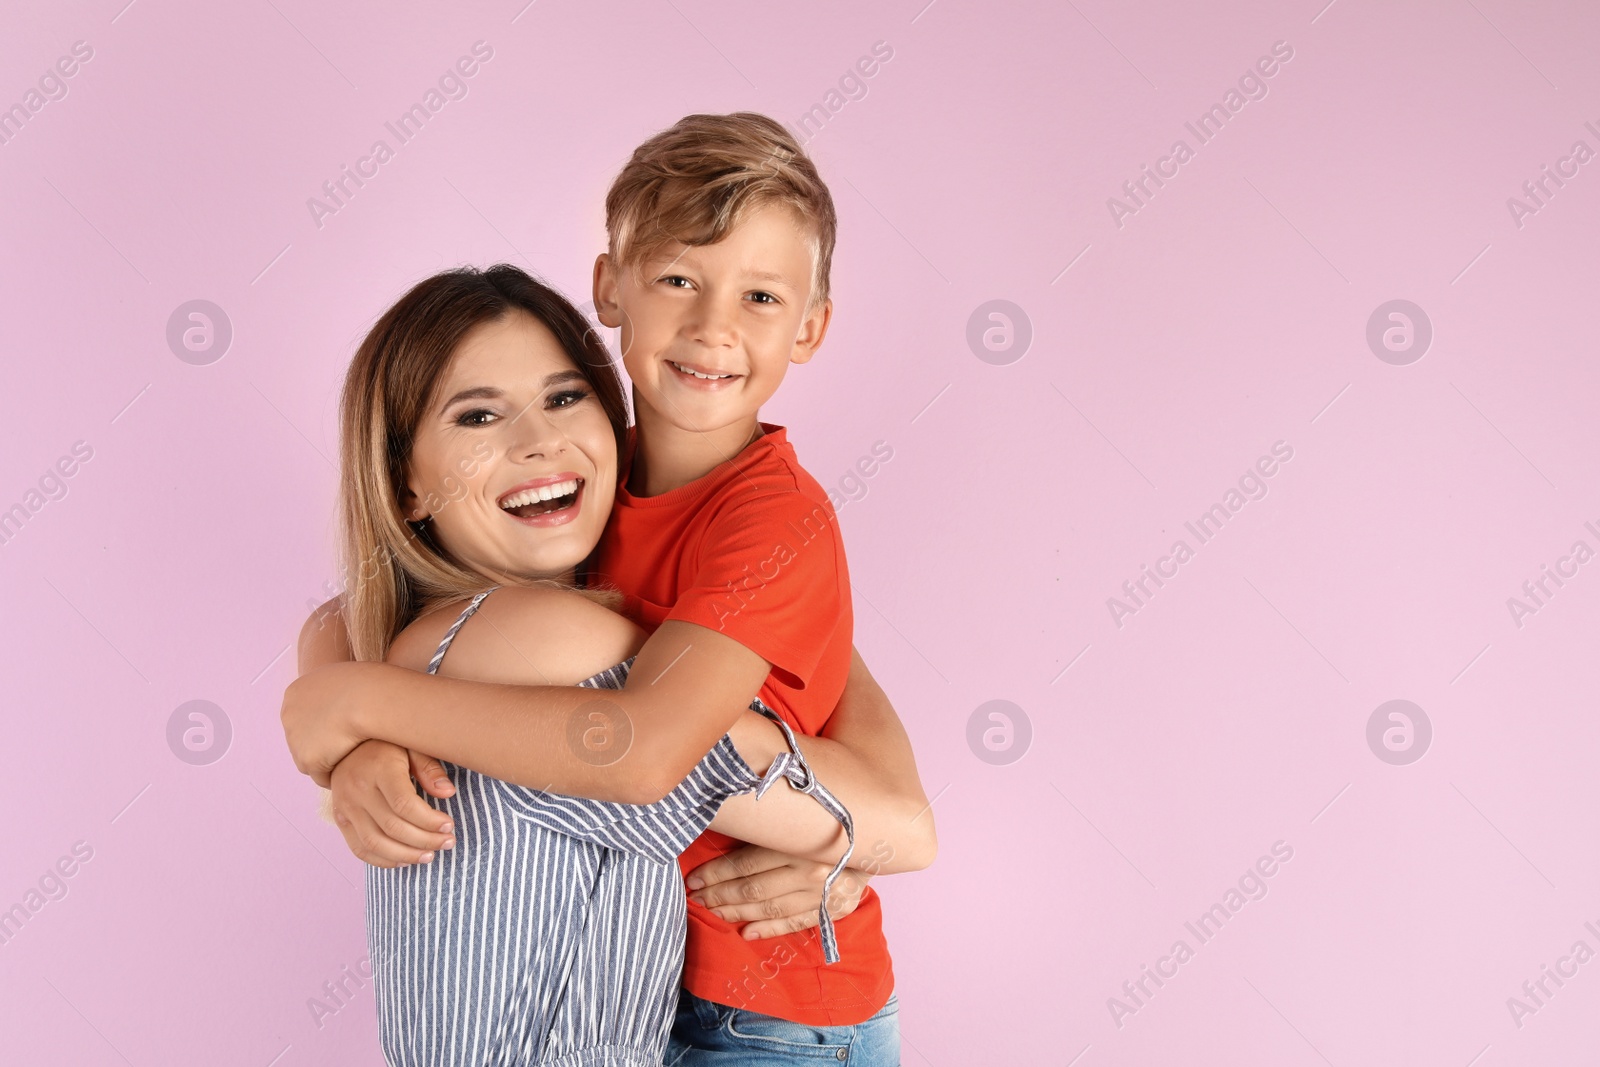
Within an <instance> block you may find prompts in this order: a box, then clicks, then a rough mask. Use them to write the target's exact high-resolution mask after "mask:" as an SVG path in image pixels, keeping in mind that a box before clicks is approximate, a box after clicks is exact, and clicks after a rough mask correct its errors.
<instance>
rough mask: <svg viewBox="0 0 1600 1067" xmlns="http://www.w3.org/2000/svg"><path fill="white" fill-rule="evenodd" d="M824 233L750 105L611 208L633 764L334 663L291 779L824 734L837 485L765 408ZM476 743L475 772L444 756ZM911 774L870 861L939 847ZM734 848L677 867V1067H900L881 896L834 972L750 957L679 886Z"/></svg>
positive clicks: (840, 635)
mask: <svg viewBox="0 0 1600 1067" xmlns="http://www.w3.org/2000/svg"><path fill="white" fill-rule="evenodd" d="M835 227H836V221H835V215H834V208H833V202H832V198H831V196H830V195H829V193H828V190H827V187H826V186H825V185H824V184H823V183H822V181H821V179H820V177H819V176H818V174H817V172H816V169H815V167H814V165H813V164H812V163H811V161H810V160H809V159H807V158H806V157H805V155H804V153H803V152H802V150H801V149H800V147H799V145H798V144H796V143H795V141H794V140H793V138H792V137H791V135H790V134H789V133H788V132H787V131H786V130H784V128H783V127H782V126H780V125H779V124H778V123H776V122H773V121H772V120H770V119H768V118H765V117H763V116H760V115H754V114H749V113H739V114H734V115H725V116H712V115H691V116H689V117H687V118H685V119H683V120H682V121H680V122H679V123H677V124H676V125H674V126H673V127H671V128H670V129H668V130H666V131H663V132H662V133H660V134H658V135H656V136H655V137H652V138H651V139H649V140H648V141H646V142H645V143H644V144H642V145H641V146H640V147H639V148H638V149H637V150H636V151H635V152H634V154H633V156H632V158H631V159H630V160H629V162H628V163H627V165H626V166H625V167H624V168H623V170H622V172H621V174H619V175H618V177H617V179H616V181H615V183H614V184H613V185H612V188H611V191H610V193H609V194H608V196H607V198H606V228H607V231H608V234H609V238H610V245H609V250H608V251H607V253H605V254H603V255H601V256H600V257H599V259H598V260H597V262H596V264H595V272H594V299H595V307H596V309H597V313H598V316H599V318H600V320H601V321H602V322H603V323H604V324H605V325H607V326H610V327H620V328H621V331H622V337H621V343H622V349H623V351H622V357H623V364H624V366H625V367H626V369H627V371H628V374H629V377H630V378H631V379H632V382H633V396H634V408H635V418H636V427H635V430H634V433H633V435H632V437H631V439H630V449H629V454H628V455H627V456H625V457H624V460H623V464H624V465H623V472H622V481H623V485H622V488H621V489H620V490H619V491H618V494H617V502H616V510H615V512H614V514H613V517H612V520H611V524H610V526H609V527H608V529H607V533H606V536H605V538H604V540H603V541H602V542H601V547H600V550H599V555H598V561H597V565H596V570H597V572H598V574H599V576H600V578H601V580H602V581H605V582H607V583H609V584H612V585H614V586H616V587H617V588H619V589H621V590H622V591H623V593H624V594H625V595H626V597H627V610H628V614H630V615H631V616H632V617H633V618H634V619H635V621H637V622H638V623H639V624H640V625H642V626H643V627H644V628H645V629H646V630H648V631H651V637H650V639H649V641H648V642H647V643H646V644H645V646H644V647H643V649H641V651H640V652H639V654H638V657H637V660H636V662H635V664H634V667H633V671H632V674H631V676H630V681H629V684H628V686H627V688H625V689H623V690H621V691H620V692H618V693H616V694H614V696H615V705H616V709H617V710H616V715H617V716H618V721H617V722H616V723H612V724H610V725H612V726H614V727H616V728H618V729H620V730H623V731H631V738H632V740H631V744H630V745H629V746H627V750H626V752H625V753H624V754H623V755H622V756H620V757H618V758H616V759H615V760H612V761H609V762H604V763H600V762H596V761H594V760H592V758H591V759H585V758H584V754H583V753H581V752H579V751H577V749H576V748H575V747H574V746H572V745H570V744H569V743H568V742H567V738H568V736H569V729H568V727H569V723H571V722H573V721H577V720H578V719H579V718H580V717H582V716H585V715H587V714H589V712H590V710H592V709H586V708H585V705H587V704H589V703H590V702H591V701H592V700H593V697H594V694H593V691H592V690H578V689H565V688H558V687H539V688H520V687H505V686H487V685H480V684H476V683H469V682H463V681H460V680H453V679H442V678H431V677H426V676H421V675H418V674H416V673H415V672H409V671H402V670H398V669H396V668H392V667H387V666H385V665H382V664H353V663H345V664H335V665H334V666H330V667H324V668H322V669H320V670H318V671H313V672H312V673H310V674H308V675H306V676H305V677H304V678H303V679H302V680H301V681H299V682H296V683H295V685H294V686H291V688H290V690H289V692H288V693H286V695H285V700H284V719H285V724H286V726H288V725H290V724H291V722H292V721H293V722H295V723H298V724H300V726H299V728H298V729H291V731H290V733H291V738H292V740H293V741H294V747H295V757H296V761H297V763H298V764H299V765H300V766H301V768H302V769H303V770H306V771H307V772H308V773H311V774H312V776H313V777H315V778H317V779H318V781H319V782H320V783H322V784H327V781H328V774H329V772H330V771H331V769H332V767H333V766H334V764H336V763H337V762H338V761H339V760H340V759H341V758H342V757H343V756H344V755H345V754H346V753H347V752H349V751H350V750H351V749H352V748H353V747H354V746H355V745H356V744H358V743H360V742H361V741H363V740H364V739H366V738H370V737H382V738H385V739H387V740H388V741H391V742H394V743H397V744H403V745H405V746H407V747H410V748H412V749H415V750H420V751H425V752H428V753H431V754H434V755H437V756H439V757H441V758H444V759H449V760H451V761H453V762H460V763H463V764H465V765H470V766H472V767H474V768H475V769H477V770H479V771H481V772H483V773H486V774H489V775H492V776H494V777H499V778H503V779H506V780H509V781H516V782H520V783H523V784H529V785H534V786H536V787H539V788H547V789H552V790H554V791H557V792H563V793H572V794H576V795H582V796H592V797H596V798H599V799H611V800H621V801H627V802H633V803H651V802H653V801H655V800H657V799H659V798H660V797H662V796H663V795H665V793H666V792H667V791H668V790H670V789H671V788H672V786H673V785H674V784H676V783H677V782H678V781H679V780H680V779H681V778H682V777H683V776H684V774H685V773H687V772H688V771H689V770H690V769H691V768H692V767H693V766H694V765H695V763H696V762H697V761H698V760H699V758H700V757H701V756H702V755H703V754H704V753H705V752H706V751H707V750H708V749H709V748H710V747H711V746H712V745H713V744H714V743H715V742H716V740H717V738H718V737H720V736H721V734H722V733H723V732H725V731H726V730H727V728H728V726H729V725H730V724H731V723H732V722H733V721H734V719H735V718H736V717H737V716H738V715H739V714H740V713H741V712H742V711H743V710H744V709H745V708H746V707H747V706H748V704H749V703H750V700H751V698H752V697H755V696H757V695H759V696H760V697H761V699H762V700H763V701H765V702H766V704H767V705H768V706H769V707H771V708H773V709H774V710H776V711H777V712H778V713H779V714H780V715H781V716H782V717H783V718H784V719H785V720H786V721H788V722H789V723H790V724H791V725H792V726H794V727H795V728H796V729H798V730H799V731H801V732H803V733H805V734H808V735H812V736H817V735H822V734H823V733H824V727H825V725H826V723H827V721H828V718H829V716H830V714H831V713H832V712H833V710H834V707H835V705H836V704H837V703H838V702H839V699H840V696H841V694H842V692H843V691H844V688H845V682H846V678H847V677H848V676H849V675H850V673H851V668H852V649H851V635H852V614H851V602H850V584H849V578H848V572H847V569H846V564H845V557H844V547H843V543H842V540H841V538H840V536H839V532H838V529H837V526H836V522H835V516H834V513H833V509H832V507H831V505H830V504H829V501H828V498H827V494H826V492H825V491H824V490H823V489H822V488H821V487H820V486H819V485H818V484H817V482H816V481H815V480H814V479H813V478H811V476H810V475H808V474H807V473H806V472H805V470H804V469H803V468H802V467H801V466H800V464H799V461H798V460H797V459H796V457H795V453H794V450H793V448H792V447H791V446H790V445H789V443H788V441H787V439H786V433H785V430H784V428H783V427H780V426H773V425H770V424H765V423H762V422H761V421H760V418H759V409H760V407H761V405H762V404H763V403H765V402H766V401H767V400H768V399H769V398H770V397H771V396H772V395H773V393H774V392H775V391H776V390H777V388H778V386H779V385H780V384H781V383H782V381H783V377H784V374H785V372H786V371H787V369H788V366H789V364H791V363H805V362H807V361H808V360H809V359H810V358H811V357H812V355H814V354H815V352H816V351H817V349H818V347H819V346H820V345H821V344H822V341H823V338H824V336H825V335H826V333H827V327H828V322H829V319H830V316H831V314H832V302H831V300H830V299H829V295H828V274H829V265H830V261H831V258H832V252H833V245H834V235H835ZM491 739H492V741H491ZM489 748H492V749H493V752H492V756H493V758H492V759H486V758H485V755H484V752H485V749H489ZM467 751H471V752H472V753H473V754H475V755H477V756H478V758H476V759H461V758H458V757H459V754H460V753H463V752H467ZM808 751H810V750H809V749H808ZM813 766H814V767H815V768H816V770H817V776H818V778H819V779H821V780H824V781H826V782H827V783H828V785H829V787H830V788H832V789H833V790H834V791H835V792H836V793H839V794H840V795H841V796H844V795H846V794H847V793H848V783H849V781H850V780H851V777H852V776H855V775H859V776H862V777H863V778H865V777H871V776H873V775H875V774H878V773H879V772H880V770H881V769H880V768H877V767H873V766H868V765H866V764H865V763H863V762H862V761H861V760H859V759H857V758H854V757H851V756H849V755H848V754H846V753H844V752H843V751H842V750H841V751H838V752H834V751H833V750H829V751H828V752H827V754H826V756H824V757H822V758H815V757H814V758H813ZM911 778H912V779H913V781H911V782H909V783H908V785H907V789H906V803H905V808H906V811H905V816H904V818H902V819H901V820H899V822H900V824H901V825H897V826H895V827H894V828H893V831H892V832H890V833H887V834H885V835H884V837H883V839H881V840H875V841H870V842H863V847H871V848H878V849H884V848H887V849H902V848H903V849H912V850H915V849H918V848H928V847H931V834H929V833H927V832H926V830H925V829H924V828H923V827H919V826H916V825H913V824H914V823H915V822H916V819H917V816H918V815H920V812H919V810H918V808H919V807H920V806H921V805H924V804H925V803H926V801H925V798H924V797H923V795H922V792H921V789H920V785H918V784H917V783H916V782H915V781H914V778H915V775H914V771H913V773H912V775H911ZM430 810H431V809H430ZM434 814H435V815H437V813H436V812H435V813H434ZM919 835H922V836H919ZM736 845H737V842H734V841H732V840H731V839H729V838H726V837H723V836H721V835H718V834H712V833H708V834H706V835H705V836H704V837H702V838H701V839H700V840H699V841H697V842H696V843H695V844H694V845H693V846H692V847H691V848H690V850H689V851H688V852H687V853H685V854H684V856H683V859H682V867H683V870H684V871H685V872H686V873H689V874H691V878H690V889H691V895H690V898H689V899H690V906H689V932H688V946H687V956H686V963H685V968H684V974H683V984H684V987H685V993H684V996H683V998H682V1002H681V1004H680V1011H679V1019H678V1025H677V1027H676V1028H675V1031H674V1035H673V1047H672V1048H671V1049H670V1050H669V1053H668V1057H667V1059H668V1062H673V1063H677V1064H679V1065H680V1067H694V1065H696V1064H699V1063H701V1062H710V1058H715V1057H719V1056H721V1057H725V1056H726V1054H728V1053H738V1054H739V1055H740V1056H741V1059H740V1060H739V1062H762V1059H761V1057H763V1056H769V1057H772V1058H773V1061H774V1062H781V1061H783V1060H785V1059H787V1058H788V1057H787V1056H784V1055H782V1054H781V1053H780V1054H778V1055H775V1056H774V1050H781V1049H783V1047H784V1046H785V1045H786V1044H798V1045H804V1046H807V1047H806V1048H805V1049H804V1050H803V1051H805V1052H806V1053H808V1054H810V1055H814V1054H816V1053H817V1052H818V1051H819V1050H825V1049H827V1048H829V1047H836V1048H837V1051H838V1056H837V1059H839V1060H845V1061H851V1062H855V1063H858V1064H873V1065H876V1064H879V1063H884V1064H896V1063H898V1062H899V1036H898V1025H897V1021H896V1018H895V1014H894V1012H895V1007H896V1006H895V1004H894V1002H893V999H892V992H893V973H892V970H891V966H890V960H889V954H888V948H887V945H886V943H885V941H884V937H883V932H882V921H881V911H880V908H879V902H878V900H877V897H876V894H874V893H873V892H872V891H871V890H870V889H867V890H866V891H865V892H864V893H863V895H862V899H861V901H860V903H859V905H858V907H857V909H856V910H855V911H854V912H853V913H852V914H850V915H848V916H846V917H844V918H842V919H840V920H839V921H838V923H837V924H836V932H837V937H838V945H839V950H840V957H841V958H840V961H839V962H838V963H836V964H832V965H828V964H825V963H824V961H823V952H822V948H821V945H820V943H819V941H818V939H817V938H816V937H815V935H814V934H810V933H807V934H795V935H790V936H787V937H782V938H777V939H773V940H746V939H745V938H744V937H742V936H741V934H740V931H739V929H738V927H736V926H735V925H734V924H733V923H731V922H729V921H725V920H724V919H723V918H719V917H718V915H717V914H716V913H715V912H713V911H712V910H711V909H710V907H708V906H707V904H716V903H724V902H726V901H727V900H728V899H729V898H728V896H727V895H726V894H719V893H717V892H716V890H717V887H716V886H714V885H702V884H701V883H706V882H711V881H713V880H714V879H715V877H716V874H715V873H713V872H715V871H716V870H717V865H716V864H713V865H712V866H711V867H708V868H706V869H705V871H703V872H701V877H699V878H695V877H693V876H692V872H695V871H696V870H697V869H699V868H701V865H703V864H706V863H707V862H708V861H713V860H716V859H717V858H718V857H720V856H723V855H724V854H725V853H728V852H729V851H730V850H731V849H733V848H734V847H736ZM758 865H759V864H758ZM708 897H709V899H707V898H708ZM703 899H704V900H706V903H702V900H703ZM812 899H813V900H814V899H815V897H813V898H812ZM719 910H723V909H719ZM724 913H725V914H728V912H726V911H724ZM733 914H737V909H736V911H735V912H734V913H733ZM740 917H748V916H742V915H741V916H740ZM736 1012H737V1014H735V1013H736ZM819 1029H820V1030H822V1033H821V1034H820V1035H819V1033H818V1030H819ZM796 1051H800V1050H796ZM718 1062H727V1060H726V1059H725V1058H722V1059H718Z"/></svg>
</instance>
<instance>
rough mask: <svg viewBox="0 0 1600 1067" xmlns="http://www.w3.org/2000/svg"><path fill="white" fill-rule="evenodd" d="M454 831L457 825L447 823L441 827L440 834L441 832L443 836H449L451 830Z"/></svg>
mask: <svg viewBox="0 0 1600 1067" xmlns="http://www.w3.org/2000/svg"><path fill="white" fill-rule="evenodd" d="M454 829H455V824H454V823H448V822H447V823H445V824H444V825H443V826H440V827H439V832H440V833H441V834H447V833H449V832H450V831H451V830H454Z"/></svg>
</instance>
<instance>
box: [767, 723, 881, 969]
mask: <svg viewBox="0 0 1600 1067" xmlns="http://www.w3.org/2000/svg"><path fill="white" fill-rule="evenodd" d="M750 706H751V707H752V708H754V709H755V710H756V711H759V712H760V713H761V714H763V715H765V716H766V717H767V718H769V719H771V720H772V721H773V722H775V723H777V724H778V729H780V730H782V731H783V739H784V741H786V742H787V743H788V745H789V751H788V752H781V753H779V754H778V758H777V759H775V760H773V761H772V766H771V767H769V768H767V773H766V774H765V775H764V776H763V777H762V779H761V784H760V785H758V786H757V787H756V799H757V800H760V799H761V798H762V797H763V796H765V795H766V793H767V790H768V789H771V788H772V787H773V785H774V784H776V783H777V781H778V779H780V778H786V779H788V781H789V784H790V785H791V786H793V787H794V788H795V789H797V790H799V791H800V792H802V793H804V794H806V795H807V796H809V797H810V798H811V799H812V800H815V801H816V802H817V803H818V804H821V805H822V808H823V810H824V811H826V812H827V813H828V814H829V815H832V816H833V817H834V818H835V819H838V820H839V823H840V824H841V825H842V826H843V827H844V833H845V837H846V839H847V840H848V844H847V845H846V846H845V850H844V855H842V856H840V857H839V861H838V862H837V863H835V864H834V865H833V870H831V871H829V872H828V877H827V878H826V879H824V881H823V883H822V908H821V911H820V913H819V917H818V920H817V930H818V932H819V933H820V934H821V935H822V959H823V962H825V963H838V962H839V937H838V934H837V933H835V932H834V929H833V917H832V916H831V915H829V914H828V896H829V895H830V894H831V893H832V892H833V883H834V882H836V881H838V880H839V875H841V874H843V873H844V868H845V864H847V863H849V862H850V857H851V856H852V855H853V854H854V853H855V850H856V824H855V820H854V819H852V818H851V817H850V811H849V809H847V808H846V807H845V806H844V805H843V804H841V803H840V802H839V798H838V797H836V796H834V795H833V794H832V793H831V792H829V791H828V788H827V786H825V785H823V784H822V783H821V782H819V781H817V777H816V775H814V774H812V773H811V765H810V764H808V763H807V762H806V757H805V753H803V752H801V751H800V742H799V741H798V740H796V739H795V736H794V731H793V730H792V729H790V727H789V724H788V723H786V722H784V721H783V720H782V719H781V718H779V717H778V713H777V712H775V711H773V710H772V709H771V708H769V707H767V706H766V705H765V704H763V703H762V702H761V701H760V700H759V699H758V700H754V701H752V702H751V704H750Z"/></svg>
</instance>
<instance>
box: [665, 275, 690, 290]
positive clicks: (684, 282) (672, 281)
mask: <svg viewBox="0 0 1600 1067" xmlns="http://www.w3.org/2000/svg"><path fill="white" fill-rule="evenodd" d="M661 280H662V281H663V282H665V283H666V284H667V285H669V286H671V287H672V288H674V289H682V288H685V287H687V286H688V285H689V279H688V278H685V277H684V276H683V275H681V274H669V275H667V276H666V277H665V278H662V279H661Z"/></svg>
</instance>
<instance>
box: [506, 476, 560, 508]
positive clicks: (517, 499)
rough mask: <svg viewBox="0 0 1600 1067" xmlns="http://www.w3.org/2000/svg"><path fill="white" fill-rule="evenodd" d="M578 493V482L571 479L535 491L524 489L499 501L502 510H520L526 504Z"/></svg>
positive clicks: (543, 486)
mask: <svg viewBox="0 0 1600 1067" xmlns="http://www.w3.org/2000/svg"><path fill="white" fill-rule="evenodd" d="M577 491H578V481H577V479H573V480H571V481H567V482H557V483H556V484H554V485H542V486H540V487H539V488H537V489H524V490H523V491H522V492H520V493H515V494H513V495H511V496H508V497H506V498H505V499H504V500H502V501H500V506H501V507H502V508H506V509H508V510H509V509H511V508H520V507H524V506H525V505H528V504H537V503H539V502H540V501H541V500H554V499H556V498H557V497H563V496H571V495H572V494H573V493H576V492H577Z"/></svg>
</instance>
